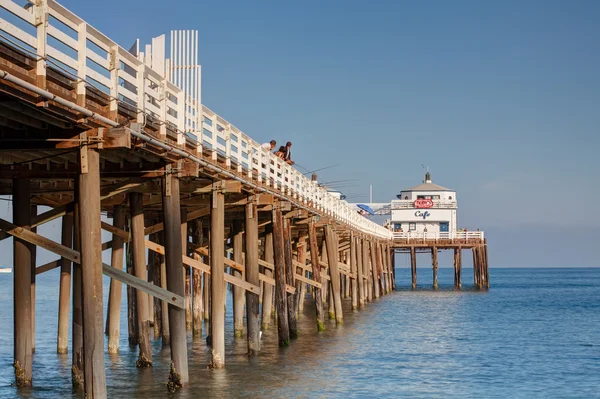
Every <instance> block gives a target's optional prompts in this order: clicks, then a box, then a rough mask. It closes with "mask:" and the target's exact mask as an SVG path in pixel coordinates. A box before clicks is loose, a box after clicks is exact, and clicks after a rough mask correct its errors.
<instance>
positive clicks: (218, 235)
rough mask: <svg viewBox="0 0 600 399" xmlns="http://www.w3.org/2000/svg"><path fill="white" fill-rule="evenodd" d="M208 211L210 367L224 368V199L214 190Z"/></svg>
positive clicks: (221, 193) (218, 191) (217, 190)
mask: <svg viewBox="0 0 600 399" xmlns="http://www.w3.org/2000/svg"><path fill="white" fill-rule="evenodd" d="M211 203H212V206H211V210H210V271H211V280H212V281H211V288H212V292H211V301H212V308H211V315H210V325H211V338H212V363H211V365H212V367H213V368H222V367H224V366H225V263H224V256H225V243H224V240H225V236H224V234H225V199H224V195H223V192H222V191H220V190H219V189H214V190H213V192H212V201H211Z"/></svg>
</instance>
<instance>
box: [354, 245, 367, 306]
mask: <svg viewBox="0 0 600 399" xmlns="http://www.w3.org/2000/svg"><path fill="white" fill-rule="evenodd" d="M354 240H355V241H356V266H357V267H356V276H357V277H356V282H357V285H358V306H359V307H361V308H363V307H364V306H365V282H364V273H363V271H364V268H363V255H362V252H363V248H362V247H363V246H362V239H361V238H360V237H355V238H354Z"/></svg>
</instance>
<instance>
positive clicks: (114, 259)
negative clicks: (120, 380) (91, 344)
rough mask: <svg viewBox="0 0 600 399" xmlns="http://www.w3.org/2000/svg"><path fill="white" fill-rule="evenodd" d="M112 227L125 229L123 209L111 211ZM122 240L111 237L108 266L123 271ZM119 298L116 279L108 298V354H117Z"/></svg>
mask: <svg viewBox="0 0 600 399" xmlns="http://www.w3.org/2000/svg"><path fill="white" fill-rule="evenodd" d="M113 226H114V227H116V228H118V229H121V230H123V229H124V228H125V208H124V207H122V206H115V207H114V209H113ZM123 244H124V240H123V238H122V237H120V236H119V235H117V234H113V235H112V252H111V255H110V264H111V266H112V267H114V268H115V269H118V270H123ZM121 296H122V283H121V282H120V281H119V280H117V279H114V278H113V279H111V280H110V298H109V307H108V316H107V318H108V323H107V324H108V353H119V335H120V331H121Z"/></svg>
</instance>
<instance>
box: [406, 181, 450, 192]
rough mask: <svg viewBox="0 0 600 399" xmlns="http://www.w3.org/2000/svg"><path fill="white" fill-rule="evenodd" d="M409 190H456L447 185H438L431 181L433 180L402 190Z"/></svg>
mask: <svg viewBox="0 0 600 399" xmlns="http://www.w3.org/2000/svg"><path fill="white" fill-rule="evenodd" d="M407 191H454V190H451V189H449V188H446V187H442V186H438V185H437V184H433V183H431V181H429V182H425V183H423V184H419V185H418V186H414V187H412V188H409V189H406V190H402V192H403V193H404V192H407Z"/></svg>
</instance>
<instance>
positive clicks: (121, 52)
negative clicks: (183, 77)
mask: <svg viewBox="0 0 600 399" xmlns="http://www.w3.org/2000/svg"><path fill="white" fill-rule="evenodd" d="M0 7H1V8H2V9H4V11H6V12H8V14H6V13H4V15H10V16H12V17H11V20H10V21H9V20H7V19H6V18H4V17H3V16H0V31H2V32H1V37H0V40H1V41H5V42H8V43H10V44H11V45H14V46H17V47H19V48H20V49H22V50H24V51H26V52H29V53H30V54H32V55H33V56H34V57H35V58H36V61H35V62H36V66H35V67H36V72H37V74H38V76H45V74H46V70H47V69H46V68H47V67H49V66H50V67H53V68H55V69H59V70H61V71H62V72H64V73H66V74H69V75H71V76H73V78H74V80H75V81H76V83H75V85H76V93H77V96H78V97H82V98H85V95H86V92H87V91H88V90H89V87H90V86H91V87H94V88H95V89H97V90H99V91H101V92H103V93H105V94H106V95H108V96H109V106H108V108H109V110H110V111H111V112H114V115H115V116H116V114H117V109H118V106H119V105H120V104H125V105H126V106H128V107H130V108H132V109H133V110H134V111H135V113H136V114H137V121H138V122H140V123H146V122H147V121H155V122H156V123H158V125H159V129H158V132H159V137H160V139H161V141H163V142H165V143H169V142H171V143H176V145H177V146H178V147H180V148H181V149H184V150H185V151H186V152H187V153H189V154H191V155H194V156H196V157H197V158H201V157H202V156H203V154H204V153H208V152H210V154H211V159H212V161H213V162H214V163H217V161H218V160H219V159H224V161H225V165H226V166H227V167H229V168H230V169H229V170H231V171H234V172H236V173H237V174H238V176H243V177H244V179H247V181H256V182H258V183H262V184H263V185H264V186H266V187H268V188H270V189H275V190H277V191H278V192H280V193H282V194H283V195H284V196H285V197H287V198H289V199H291V200H294V201H296V202H299V203H300V204H303V205H304V206H307V207H312V208H314V209H316V210H318V211H320V212H322V213H323V214H325V215H327V216H329V217H331V218H333V219H335V220H338V221H340V222H343V223H345V224H347V225H349V226H351V227H353V228H354V229H356V230H359V231H361V232H364V233H367V234H371V235H374V236H377V237H380V238H384V239H391V238H392V233H391V232H390V231H389V230H388V229H386V228H385V227H383V226H381V225H379V224H377V223H374V222H372V221H370V220H368V219H366V218H364V217H363V216H361V215H359V214H358V213H357V212H356V210H354V209H353V208H352V207H351V206H350V205H348V203H347V202H346V201H343V200H340V199H338V198H335V197H333V196H332V195H330V194H329V193H328V192H327V191H326V190H325V189H324V188H322V187H320V186H319V185H318V184H317V183H315V182H312V181H311V180H310V179H309V178H307V177H306V176H304V175H303V174H302V173H300V172H299V171H298V170H296V168H294V167H292V166H290V165H288V164H287V163H285V162H283V161H282V160H280V159H279V158H277V157H275V156H274V155H273V154H271V153H270V151H266V150H264V149H262V148H261V146H260V143H258V142H256V141H254V140H253V139H251V138H250V137H249V136H248V135H246V134H245V133H243V132H242V131H241V130H240V129H238V128H237V127H235V126H234V125H233V124H231V123H229V122H227V121H226V120H225V119H224V118H222V117H221V116H219V115H217V114H216V113H215V112H213V111H212V110H210V109H209V108H207V107H205V106H203V105H202V104H200V103H199V102H198V101H196V99H194V98H192V97H191V96H189V95H188V94H187V93H185V92H184V91H183V90H181V89H180V88H178V87H177V86H176V85H175V84H173V83H172V82H171V81H169V80H168V79H167V78H165V76H164V73H161V72H158V71H155V70H153V69H152V68H151V67H150V66H149V65H147V64H146V63H145V62H144V61H143V60H142V58H143V56H140V57H139V58H137V57H135V56H134V55H132V54H131V53H130V52H129V51H127V50H125V49H124V48H122V47H121V46H119V45H118V44H117V43H115V42H114V41H112V40H111V39H109V38H108V37H107V36H105V35H104V34H102V33H101V32H100V31H98V30H97V29H95V28H94V27H92V26H91V25H89V24H88V23H87V22H86V21H84V20H83V19H81V18H79V17H78V16H77V15H75V14H74V13H72V12H71V11H69V10H68V9H66V8H65V7H64V6H62V5H60V4H59V3H57V2H56V1H54V0H40V1H38V2H36V3H35V4H31V7H29V8H28V9H24V8H21V7H20V5H19V4H17V3H16V2H14V1H11V0H0ZM30 32H33V33H30ZM7 36H8V37H7ZM189 121H193V124H191V125H192V126H193V127H194V128H192V129H189V127H190V123H189ZM186 122H187V123H186Z"/></svg>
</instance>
